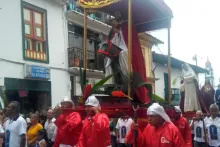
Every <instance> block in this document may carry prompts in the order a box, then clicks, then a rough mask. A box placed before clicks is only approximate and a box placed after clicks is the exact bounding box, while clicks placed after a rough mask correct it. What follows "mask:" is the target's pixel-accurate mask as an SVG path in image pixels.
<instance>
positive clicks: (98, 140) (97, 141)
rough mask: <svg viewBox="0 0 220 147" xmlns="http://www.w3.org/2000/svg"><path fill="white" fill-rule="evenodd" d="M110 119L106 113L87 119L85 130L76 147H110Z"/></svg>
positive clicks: (84, 125)
mask: <svg viewBox="0 0 220 147" xmlns="http://www.w3.org/2000/svg"><path fill="white" fill-rule="evenodd" d="M109 122H110V121H109V118H108V116H107V115H106V114H104V113H98V114H96V115H95V116H93V117H92V118H91V117H86V118H85V120H84V124H83V130H82V133H81V135H80V139H79V142H78V144H77V146H76V147H110V146H111V138H110V128H109V125H110V124H109Z"/></svg>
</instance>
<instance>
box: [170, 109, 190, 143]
mask: <svg viewBox="0 0 220 147" xmlns="http://www.w3.org/2000/svg"><path fill="white" fill-rule="evenodd" d="M174 108H175V112H176V113H175V120H174V122H173V123H174V124H175V125H176V127H177V128H178V129H179V131H180V133H181V135H182V136H183V139H184V141H185V143H186V146H187V147H192V135H191V129H190V126H189V123H188V121H187V120H186V119H185V118H184V117H183V116H182V111H181V109H180V107H179V106H174Z"/></svg>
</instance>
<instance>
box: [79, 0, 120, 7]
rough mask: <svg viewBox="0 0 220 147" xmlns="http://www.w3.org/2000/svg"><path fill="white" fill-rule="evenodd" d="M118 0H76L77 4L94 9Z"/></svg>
mask: <svg viewBox="0 0 220 147" xmlns="http://www.w3.org/2000/svg"><path fill="white" fill-rule="evenodd" d="M118 1H120V0H78V1H77V4H78V5H79V6H81V7H83V8H89V9H95V8H102V7H105V6H108V5H111V4H113V3H116V2H118Z"/></svg>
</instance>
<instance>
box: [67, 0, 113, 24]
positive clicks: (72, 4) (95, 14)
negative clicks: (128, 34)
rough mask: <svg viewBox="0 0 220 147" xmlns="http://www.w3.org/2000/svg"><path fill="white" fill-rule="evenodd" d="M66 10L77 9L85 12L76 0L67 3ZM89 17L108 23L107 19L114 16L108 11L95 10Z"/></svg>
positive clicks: (79, 11)
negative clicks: (107, 12)
mask: <svg viewBox="0 0 220 147" xmlns="http://www.w3.org/2000/svg"><path fill="white" fill-rule="evenodd" d="M66 10H67V11H70V10H74V11H76V12H78V13H81V14H83V13H84V12H83V11H84V10H83V8H81V7H79V6H77V5H76V2H75V1H74V0H72V1H69V2H68V4H67V5H66ZM89 17H90V18H92V19H94V20H97V21H100V22H103V23H106V19H110V18H113V16H110V15H108V14H106V13H103V12H93V13H90V14H89Z"/></svg>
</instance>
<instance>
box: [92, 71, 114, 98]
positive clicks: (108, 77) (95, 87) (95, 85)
mask: <svg viewBox="0 0 220 147" xmlns="http://www.w3.org/2000/svg"><path fill="white" fill-rule="evenodd" d="M115 74H116V73H114V74H111V75H109V76H107V77H105V78H103V79H101V80H100V81H99V82H98V83H96V84H94V85H93V87H92V92H91V94H94V93H95V91H96V90H97V89H99V88H100V87H101V86H103V85H104V84H105V83H106V82H107V81H108V80H109V79H110V78H112V77H113V76H114V75H115Z"/></svg>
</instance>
